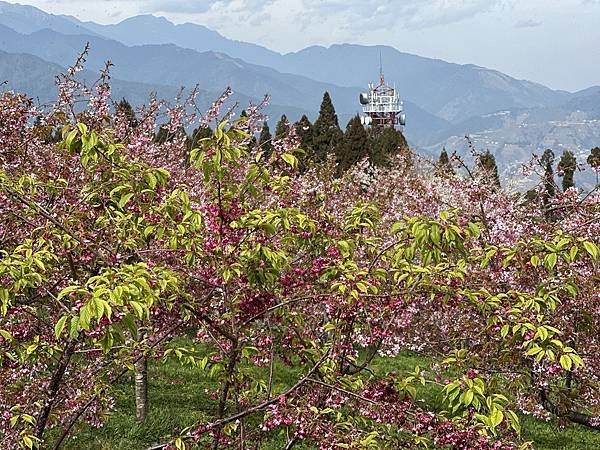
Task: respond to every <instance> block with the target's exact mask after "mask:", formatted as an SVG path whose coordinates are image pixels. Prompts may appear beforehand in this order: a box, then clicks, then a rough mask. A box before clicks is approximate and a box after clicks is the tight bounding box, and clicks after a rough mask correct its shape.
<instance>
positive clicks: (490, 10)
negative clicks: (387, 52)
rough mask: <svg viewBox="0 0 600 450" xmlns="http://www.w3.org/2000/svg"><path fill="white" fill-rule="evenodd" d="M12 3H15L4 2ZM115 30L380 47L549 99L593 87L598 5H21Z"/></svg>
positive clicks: (425, 0)
mask: <svg viewBox="0 0 600 450" xmlns="http://www.w3.org/2000/svg"><path fill="white" fill-rule="evenodd" d="M9 1H11V2H12V3H16V2H14V1H12V0H9ZM20 3H27V4H30V5H33V6H37V7H38V8H40V9H43V10H44V11H47V12H51V13H55V14H70V15H73V16H75V17H77V18H79V19H81V20H93V21H95V22H99V23H115V22H119V21H120V20H123V19H125V18H127V17H131V16H133V15H137V14H148V13H152V14H155V15H159V16H164V17H167V18H168V19H170V20H171V21H173V22H175V23H183V22H194V23H199V24H202V25H205V26H207V27H209V28H211V29H213V30H216V31H218V32H220V33H221V34H223V35H224V36H226V37H229V38H232V39H238V40H243V41H247V42H254V43H257V44H261V45H264V46H266V47H268V48H271V49H273V50H276V51H279V52H282V53H285V52H290V51H297V50H300V49H302V48H304V47H307V46H310V45H325V46H328V45H331V44H334V43H343V42H346V43H356V44H370V45H371V44H372V45H374V44H385V45H391V46H393V47H396V48H397V49H398V50H401V51H404V52H408V53H414V54H418V55H421V56H426V57H432V58H440V59H444V60H446V61H450V62H456V63H464V64H467V63H468V64H476V65H480V66H484V67H488V68H492V69H497V70H500V71H502V72H505V73H507V74H509V75H511V76H513V77H516V78H519V79H527V80H531V81H536V82H539V83H542V84H545V85H547V86H549V87H551V88H553V89H564V90H569V91H575V90H579V89H584V88H587V87H590V86H593V85H600V0H140V1H133V0H20Z"/></svg>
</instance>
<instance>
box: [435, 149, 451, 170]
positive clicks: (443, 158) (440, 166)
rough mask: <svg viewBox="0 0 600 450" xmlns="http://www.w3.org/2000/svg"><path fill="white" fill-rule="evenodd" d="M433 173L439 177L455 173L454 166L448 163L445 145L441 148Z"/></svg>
mask: <svg viewBox="0 0 600 450" xmlns="http://www.w3.org/2000/svg"><path fill="white" fill-rule="evenodd" d="M435 174H436V175H437V176H440V177H444V176H454V175H455V172H454V167H452V164H450V158H449V157H448V152H447V151H446V147H444V148H442V152H441V153H440V158H439V160H438V163H437V165H436V167H435Z"/></svg>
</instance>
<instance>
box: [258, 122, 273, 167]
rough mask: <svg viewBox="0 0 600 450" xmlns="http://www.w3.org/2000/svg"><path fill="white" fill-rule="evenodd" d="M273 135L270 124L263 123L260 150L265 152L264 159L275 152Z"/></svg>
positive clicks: (259, 141)
mask: <svg viewBox="0 0 600 450" xmlns="http://www.w3.org/2000/svg"><path fill="white" fill-rule="evenodd" d="M272 141H273V136H271V130H269V124H268V123H267V122H265V123H264V124H263V127H262V130H261V131H260V136H259V138H258V148H259V151H260V152H261V153H262V154H263V158H264V159H269V158H270V156H271V153H272V152H273V142H272Z"/></svg>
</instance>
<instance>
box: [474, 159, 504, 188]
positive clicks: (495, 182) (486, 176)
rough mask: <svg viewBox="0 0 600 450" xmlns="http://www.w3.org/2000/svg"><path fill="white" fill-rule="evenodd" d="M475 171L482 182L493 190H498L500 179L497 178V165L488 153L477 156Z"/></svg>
mask: <svg viewBox="0 0 600 450" xmlns="http://www.w3.org/2000/svg"><path fill="white" fill-rule="evenodd" d="M477 169H478V172H479V173H480V176H481V177H482V178H483V180H484V181H485V182H486V183H487V184H489V185H491V186H492V187H493V188H494V189H499V188H500V177H499V176H498V165H497V164H496V157H495V156H494V155H493V154H492V153H491V152H490V151H489V150H486V152H485V153H482V154H481V155H479V158H478V159H477Z"/></svg>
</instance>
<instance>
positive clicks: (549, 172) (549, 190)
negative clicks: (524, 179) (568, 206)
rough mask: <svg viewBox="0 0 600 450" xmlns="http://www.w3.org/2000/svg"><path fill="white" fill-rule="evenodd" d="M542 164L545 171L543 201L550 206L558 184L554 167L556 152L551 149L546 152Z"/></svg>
mask: <svg viewBox="0 0 600 450" xmlns="http://www.w3.org/2000/svg"><path fill="white" fill-rule="evenodd" d="M540 163H541V164H542V167H543V169H544V178H543V180H542V181H543V183H544V195H543V197H542V198H543V200H544V204H548V203H549V201H550V199H551V198H552V197H554V196H555V195H556V183H555V182H554V169H553V168H552V165H553V164H554V152H553V151H552V150H550V149H549V148H548V149H546V150H544V154H543V155H542V158H541V159H540Z"/></svg>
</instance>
